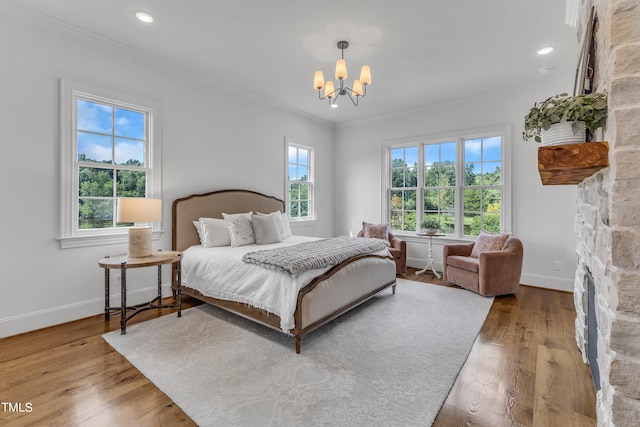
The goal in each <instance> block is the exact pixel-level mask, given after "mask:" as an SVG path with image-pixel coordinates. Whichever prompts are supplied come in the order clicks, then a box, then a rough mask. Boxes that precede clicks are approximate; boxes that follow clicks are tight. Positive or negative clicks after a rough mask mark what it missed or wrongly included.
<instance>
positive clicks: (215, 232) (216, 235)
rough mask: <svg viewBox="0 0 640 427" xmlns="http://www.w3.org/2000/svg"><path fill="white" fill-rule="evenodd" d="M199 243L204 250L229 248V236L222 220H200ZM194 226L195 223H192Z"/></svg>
mask: <svg viewBox="0 0 640 427" xmlns="http://www.w3.org/2000/svg"><path fill="white" fill-rule="evenodd" d="M199 223H200V243H202V246H203V247H205V248H214V247H218V246H229V245H230V244H231V236H229V229H228V228H227V223H226V221H225V220H224V219H218V218H200V221H199ZM194 224H195V221H194Z"/></svg>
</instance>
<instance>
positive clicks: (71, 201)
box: [58, 79, 162, 249]
mask: <svg viewBox="0 0 640 427" xmlns="http://www.w3.org/2000/svg"><path fill="white" fill-rule="evenodd" d="M78 98H81V99H87V100H89V101H94V102H98V103H106V104H109V105H113V106H116V107H122V108H125V109H133V110H136V111H142V112H145V114H147V115H148V129H147V131H148V147H147V149H146V150H145V152H146V156H147V158H145V165H147V166H146V168H147V170H148V173H147V178H146V197H149V198H161V192H162V191H161V190H162V170H161V167H162V146H161V141H162V137H161V135H162V133H161V129H162V124H161V116H162V114H161V113H162V111H161V107H160V104H158V103H156V102H153V101H149V100H146V99H141V98H137V97H134V96H131V95H125V94H123V93H118V92H115V91H112V90H108V89H104V88H100V87H97V86H93V85H90V84H86V83H81V82H77V81H72V80H67V79H61V80H60V235H59V237H58V240H59V241H60V247H61V248H63V249H65V248H76V247H84V246H96V245H106V244H114V243H126V242H127V235H128V227H117V228H105V229H89V230H82V229H79V228H78V221H77V218H78V199H79V194H78V193H79V190H78V188H79V182H78V181H79V176H78V143H77V132H76V127H77V126H76V120H77V116H76V100H77V99H78ZM161 233H162V229H161V223H153V224H152V238H153V240H157V239H159V238H160V234H161Z"/></svg>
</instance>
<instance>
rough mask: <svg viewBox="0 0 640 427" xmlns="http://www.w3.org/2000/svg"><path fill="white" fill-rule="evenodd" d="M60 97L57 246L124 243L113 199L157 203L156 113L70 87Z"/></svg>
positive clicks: (94, 90) (100, 92)
mask: <svg viewBox="0 0 640 427" xmlns="http://www.w3.org/2000/svg"><path fill="white" fill-rule="evenodd" d="M61 95H62V96H61V103H62V105H61V108H62V114H61V120H62V123H61V156H62V159H61V174H62V201H61V203H62V216H61V219H62V224H61V237H60V241H61V245H62V247H63V248H64V247H76V246H85V245H95V244H102V243H114V242H119V241H123V242H124V241H126V227H128V226H131V225H132V224H127V223H118V222H117V221H116V207H117V206H116V199H117V198H118V197H159V191H158V189H159V188H160V147H159V143H158V141H159V140H160V139H159V129H160V127H159V123H158V122H159V108H158V107H157V106H155V105H153V104H152V103H149V102H148V101H140V100H134V99H132V98H131V97H128V96H122V95H117V94H112V93H106V92H105V91H104V90H101V89H99V88H94V87H89V86H88V85H83V84H80V83H75V82H69V81H62V83H61ZM154 231H155V232H156V233H155V234H156V237H157V236H158V235H159V234H158V233H159V228H158V225H157V224H156V225H155V226H154ZM114 238H115V239H114Z"/></svg>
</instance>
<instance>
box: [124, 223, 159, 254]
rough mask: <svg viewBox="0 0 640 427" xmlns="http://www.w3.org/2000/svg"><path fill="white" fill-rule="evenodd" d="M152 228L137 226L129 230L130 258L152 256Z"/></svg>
mask: <svg viewBox="0 0 640 427" xmlns="http://www.w3.org/2000/svg"><path fill="white" fill-rule="evenodd" d="M152 250H153V249H152V247H151V227H150V226H136V227H131V228H130V229H129V251H128V252H127V256H128V257H129V258H142V257H146V256H151V252H152Z"/></svg>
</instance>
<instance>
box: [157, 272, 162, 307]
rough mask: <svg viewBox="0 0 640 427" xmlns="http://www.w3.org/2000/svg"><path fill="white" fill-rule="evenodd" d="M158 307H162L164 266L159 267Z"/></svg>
mask: <svg viewBox="0 0 640 427" xmlns="http://www.w3.org/2000/svg"><path fill="white" fill-rule="evenodd" d="M158 305H159V306H160V305H162V266H161V265H159V266H158Z"/></svg>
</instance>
